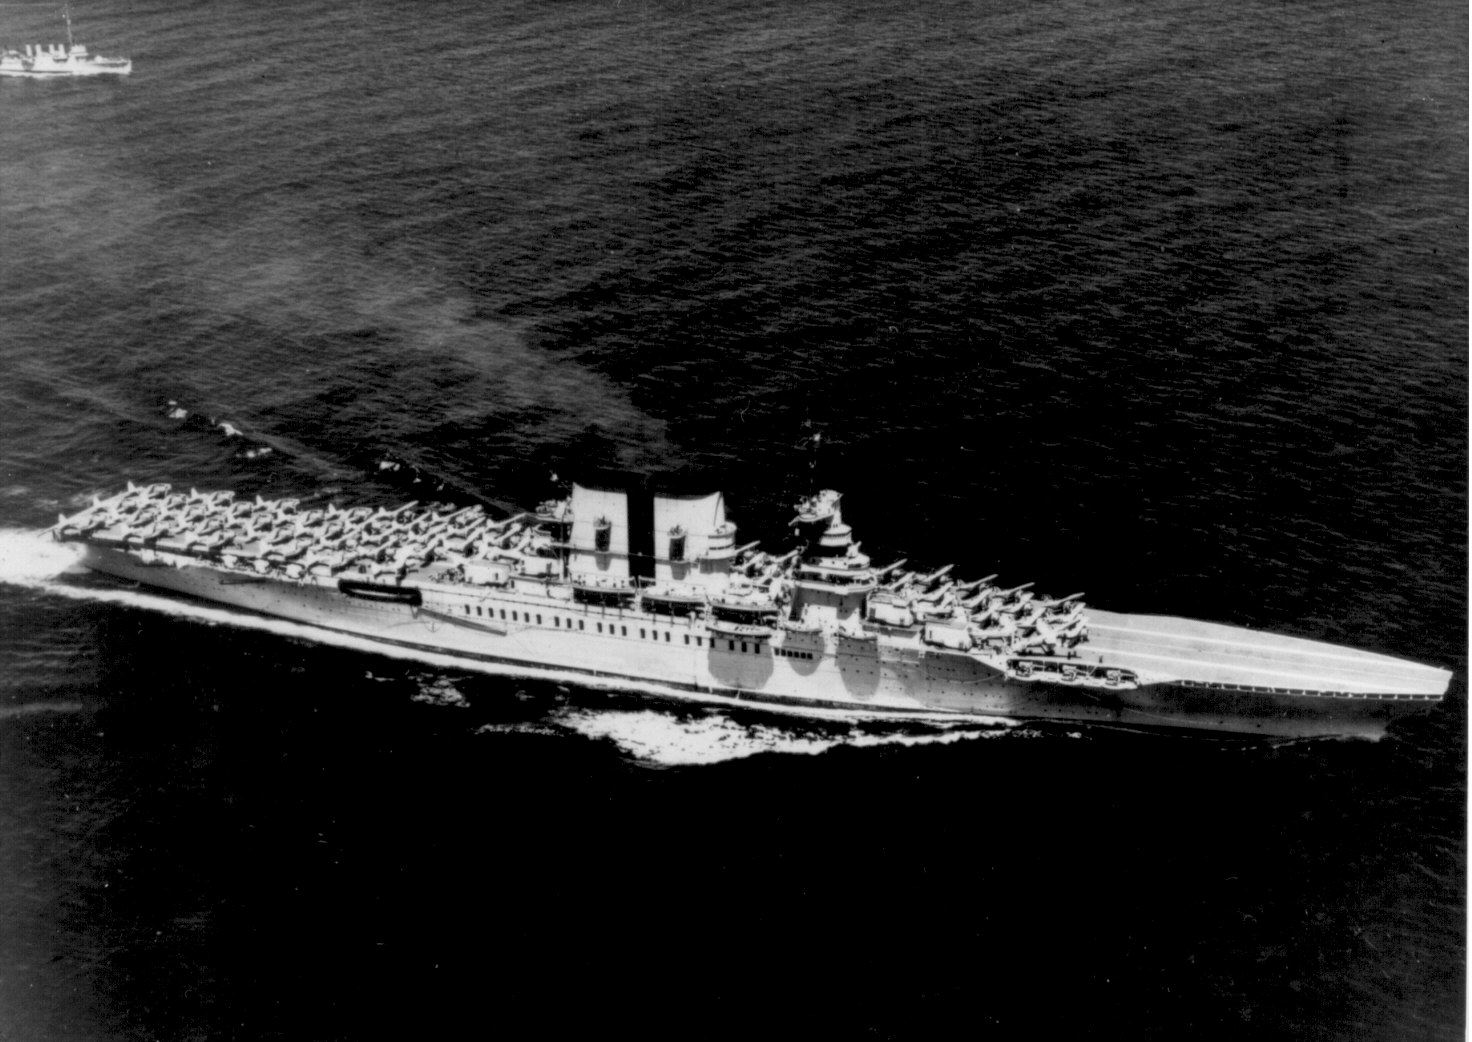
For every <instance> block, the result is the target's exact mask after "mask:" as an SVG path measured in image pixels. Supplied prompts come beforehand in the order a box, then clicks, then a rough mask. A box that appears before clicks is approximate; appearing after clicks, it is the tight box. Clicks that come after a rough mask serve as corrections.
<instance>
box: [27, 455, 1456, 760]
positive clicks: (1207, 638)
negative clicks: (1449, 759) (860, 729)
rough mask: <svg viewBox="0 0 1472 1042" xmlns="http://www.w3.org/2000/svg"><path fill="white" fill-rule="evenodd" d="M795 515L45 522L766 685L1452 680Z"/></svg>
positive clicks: (860, 692) (1386, 696) (1396, 698)
mask: <svg viewBox="0 0 1472 1042" xmlns="http://www.w3.org/2000/svg"><path fill="white" fill-rule="evenodd" d="M791 528H792V533H793V536H794V539H793V544H794V545H793V547H792V548H791V549H790V550H787V551H785V552H783V553H780V554H779V553H769V552H766V551H763V550H762V549H760V544H759V543H757V542H748V543H739V542H738V539H737V529H736V526H735V524H733V523H732V522H731V521H730V520H729V519H728V518H727V516H726V507H725V501H724V498H723V496H722V495H721V494H720V493H711V494H706V495H697V496H686V495H663V494H648V493H642V492H630V491H628V490H621V489H605V488H598V487H593V486H589V485H582V484H574V485H573V486H572V487H571V489H570V492H569V493H568V494H567V495H566V496H565V497H564V498H560V499H553V500H548V501H546V502H543V503H542V504H540V505H539V506H538V507H537V509H536V510H534V511H530V512H526V513H521V514H516V515H514V516H511V517H506V518H502V519H495V518H493V517H491V516H490V515H489V514H488V513H487V512H486V510H485V509H484V508H482V507H480V506H468V507H457V506H454V505H447V504H430V505H424V506H421V505H420V504H418V503H408V504H405V505H403V506H400V507H389V508H378V509H373V508H368V507H354V508H350V509H340V508H338V507H336V506H334V505H325V506H321V507H310V508H308V507H303V505H302V504H301V502H300V501H298V500H292V499H285V500H267V499H262V498H260V497H256V498H254V499H244V498H236V497H235V495H234V494H233V493H231V492H206V493H201V492H197V491H194V490H191V491H189V492H187V493H183V492H175V491H174V490H173V489H172V488H171V487H170V486H168V485H164V484H155V485H148V486H134V485H132V484H130V485H129V486H128V488H127V489H126V490H125V491H123V492H121V493H118V494H117V495H114V496H111V497H109V498H106V499H103V498H98V499H95V500H94V502H93V505H92V506H91V507H89V508H87V509H85V510H83V511H81V512H80V513H78V514H76V515H73V516H72V517H63V518H61V519H60V520H59V522H58V524H57V525H56V526H55V527H54V528H53V529H52V530H51V531H52V534H53V536H54V537H55V538H56V539H59V540H62V541H69V542H79V543H82V544H85V556H84V559H83V560H84V563H85V564H86V565H87V566H88V567H89V568H91V569H93V570H95V571H98V572H102V573H106V574H109V575H112V576H115V577H118V578H121V579H125V580H131V581H135V582H138V583H141V584H144V585H147V586H150V587H155V588H158V589H162V590H167V591H172V592H174V593H177V594H182V595H185V596H188V597H193V598H198V599H202V600H205V601H211V602H216V603H222V604H225V605H229V606H233V607H236V608H239V609H243V610H247V611H251V612H256V613H261V614H264V615H269V616H275V617H280V618H286V619H291V620H294V621H297V622H301V623H305V624H308V625H311V626H315V627H319V628H322V629H327V630H332V631H336V632H341V633H348V634H352V635H355V636H358V637H363V638H366V639H369V640H372V641H377V642H380V643H383V644H387V645H392V646H396V647H403V648H411V649H418V650H421V651H427V652H433V653H436V654H439V655H447V656H452V657H457V658H462V659H467V660H475V661H479V662H485V663H498V664H503V665H505V666H507V667H513V668H516V669H518V670H525V671H529V672H533V673H535V672H538V671H544V672H548V673H552V674H556V675H559V676H563V675H567V674H573V675H582V676H586V677H589V678H598V681H599V682H600V683H603V684H605V685H607V684H611V685H612V686H617V685H618V684H620V683H627V684H630V685H653V686H655V687H657V688H660V689H669V690H672V691H677V692H678V691H689V692H700V693H706V694H712V695H720V696H727V697H731V698H736V699H741V700H746V701H751V702H765V703H771V704H774V705H778V704H780V705H784V706H804V707H814V708H822V709H836V710H855V711H862V712H872V713H886V714H918V715H927V716H929V715H932V714H938V715H955V716H962V717H964V716H983V717H1005V718H1010V719H1016V720H1026V719H1044V720H1062V721H1081V722H1098V723H1109V724H1118V725H1123V726H1131V727H1164V728H1182V729H1193V730H1210V731H1226V732H1245V733H1251V734H1266V735H1275V736H1294V737H1297V736H1312V735H1362V736H1367V737H1377V736H1378V735H1380V734H1381V733H1383V731H1384V729H1385V727H1386V726H1387V724H1388V723H1389V722H1390V721H1391V720H1392V719H1394V718H1396V717H1398V716H1401V715H1404V714H1405V713H1407V712H1412V711H1417V710H1424V709H1426V708H1428V704H1430V703H1435V702H1438V701H1440V700H1441V699H1442V697H1443V696H1444V694H1445V692H1446V689H1447V686H1448V683H1449V680H1450V673H1449V672H1448V671H1446V670H1442V669H1437V668H1434V667H1429V666H1422V665H1419V664H1417V663H1413V662H1408V661H1405V660H1401V659H1396V658H1391V657H1389V656H1385V655H1379V654H1372V653H1368V652H1362V651H1355V650H1351V649H1348V648H1343V647H1338V646H1335V645H1330V644H1324V643H1320V642H1316V641H1309V640H1304V639H1302V638H1294V637H1285V636H1279V635H1275V634H1271V633H1263V632H1259V631H1255V630H1248V629H1245V628H1242V627H1233V626H1226V625H1221V624H1216V623H1207V622H1197V621H1193V620H1189V619H1182V618H1175V617H1169V616H1156V615H1126V614H1120V613H1114V612H1106V611H1101V610H1098V609H1094V608H1091V607H1088V606H1086V605H1085V604H1084V602H1083V600H1082V595H1081V594H1071V595H1068V596H1065V597H1057V598H1054V597H1047V596H1042V595H1039V594H1036V593H1034V592H1033V590H1032V584H1031V583H1024V584H1022V585H1019V586H1011V587H1003V586H1001V585H999V584H998V583H997V582H996V581H995V580H996V578H997V577H996V576H987V577H985V578H983V579H978V580H974V581H964V582H963V581H960V580H957V579H955V578H952V577H951V575H950V570H951V569H950V567H949V566H947V567H942V568H938V569H935V570H929V571H916V570H909V569H907V568H906V564H907V562H906V561H902V560H901V561H895V562H893V563H889V564H886V565H883V566H878V567H876V566H875V565H874V563H873V562H872V561H871V560H870V558H869V557H868V556H867V555H866V554H864V553H863V552H862V549H861V546H860V544H859V543H858V542H856V541H855V539H854V535H853V530H852V528H851V527H850V526H849V525H848V524H846V523H845V522H844V520H843V515H842V497H841V496H840V494H839V493H837V492H834V491H831V490H827V491H822V492H819V493H817V494H815V495H812V496H810V497H807V498H805V499H803V500H802V501H801V502H800V503H799V504H798V505H797V508H796V512H795V516H794V518H793V520H792V523H791Z"/></svg>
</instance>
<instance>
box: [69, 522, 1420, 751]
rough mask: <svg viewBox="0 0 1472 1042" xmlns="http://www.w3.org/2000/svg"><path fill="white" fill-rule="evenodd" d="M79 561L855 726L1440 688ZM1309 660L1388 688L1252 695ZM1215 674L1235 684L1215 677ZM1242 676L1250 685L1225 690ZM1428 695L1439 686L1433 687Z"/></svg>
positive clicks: (1345, 659)
mask: <svg viewBox="0 0 1472 1042" xmlns="http://www.w3.org/2000/svg"><path fill="white" fill-rule="evenodd" d="M84 563H85V564H86V565H87V566H88V567H90V568H92V569H94V570H96V571H98V572H102V573H106V574H108V575H112V576H115V577H117V578H121V579H125V580H131V581H134V582H138V583H141V584H143V585H146V586H150V587H154V588H157V589H161V590H167V591H172V592H174V593H177V594H182V595H185V596H188V597H192V598H198V599H200V600H203V601H208V602H213V603H217V604H222V605H228V606H231V607H233V608H237V609H243V610H246V611H249V612H254V613H259V614H262V615H267V616H272V617H276V618H282V619H288V620H292V621H295V622H298V623H303V624H307V625H309V626H313V627H318V628H321V629H325V630H330V631H333V632H337V633H345V634H351V635H354V636H357V637H360V638H364V639H367V640H370V641H374V642H378V643H381V644H383V645H385V646H388V647H395V648H408V649H415V650H418V651H422V652H427V653H433V654H436V655H442V656H450V657H452V658H459V659H463V660H466V661H474V662H482V663H503V664H506V665H508V666H514V667H516V668H517V670H518V671H525V672H528V673H537V672H545V673H547V674H549V675H556V676H565V675H568V674H573V675H581V676H585V677H588V678H589V679H590V680H594V679H595V678H596V679H597V681H598V682H599V683H601V684H609V683H611V684H613V685H614V686H617V685H619V684H620V683H627V684H629V685H630V686H642V685H655V686H657V687H660V688H666V689H669V690H671V691H676V692H678V691H685V692H703V693H710V694H716V695H722V696H727V697H732V698H737V699H741V700H746V701H751V702H765V703H771V704H774V705H782V706H801V707H813V708H822V709H825V710H846V711H852V712H861V713H868V714H901V715H934V714H943V715H946V716H955V717H961V718H964V717H971V716H976V717H1004V718H1009V719H1014V720H1055V721H1077V722H1082V723H1095V724H1112V725H1118V726H1126V727H1138V728H1169V729H1189V730H1208V731H1218V732H1235V733H1245V734H1255V735H1268V736H1280V737H1311V736H1318V735H1350V736H1361V737H1370V738H1374V737H1378V736H1380V735H1381V734H1383V733H1384V730H1385V728H1386V726H1387V724H1388V723H1389V722H1390V721H1391V720H1393V719H1395V718H1397V717H1399V716H1402V715H1405V714H1407V713H1409V712H1415V711H1423V710H1424V709H1425V708H1426V707H1427V702H1428V701H1439V700H1440V695H1439V694H1438V695H1435V696H1432V695H1431V694H1426V693H1402V692H1401V691H1400V690H1396V688H1397V685H1399V687H1401V688H1405V689H1406V690H1407V691H1413V690H1415V684H1414V683H1409V682H1407V681H1406V680H1405V679H1404V678H1401V679H1399V680H1397V679H1395V678H1396V677H1397V672H1396V671H1397V670H1399V671H1400V673H1402V674H1405V673H1406V671H1417V670H1419V671H1422V672H1423V673H1425V674H1427V675H1428V676H1429V675H1430V674H1432V673H1435V674H1437V675H1438V676H1440V677H1443V678H1444V676H1445V674H1444V671H1433V670H1430V669H1428V668H1427V667H1420V666H1416V665H1414V664H1411V663H1404V662H1401V661H1400V660H1396V659H1390V658H1387V657H1385V656H1378V655H1370V654H1367V653H1363V652H1355V651H1349V650H1347V649H1341V648H1335V647H1331V646H1329V645H1322V644H1314V643H1311V642H1308V641H1296V640H1292V639H1291V638H1281V637H1273V636H1271V635H1264V634H1256V633H1253V632H1251V631H1246V630H1240V629H1236V628H1232V627H1225V626H1214V625H1212V624H1201V623H1189V622H1187V621H1186V620H1177V619H1160V618H1157V617H1151V616H1126V615H1116V614H1110V613H1099V614H1100V615H1101V616H1102V618H1101V620H1100V621H1101V622H1102V623H1103V625H1102V626H1101V629H1103V630H1106V631H1110V630H1112V631H1115V635H1114V637H1113V638H1108V639H1106V640H1105V641H1104V642H1103V643H1102V645H1101V648H1100V649H1099V650H1098V651H1096V652H1094V653H1092V654H1088V653H1089V652H1090V648H1089V645H1088V644H1085V645H1084V646H1083V650H1084V651H1085V652H1086V654H1085V655H1084V657H1083V658H1082V659H1081V661H1083V662H1087V661H1091V660H1093V659H1097V661H1099V662H1100V663H1102V664H1104V665H1112V664H1115V661H1116V660H1115V658H1112V657H1111V656H1118V661H1119V663H1120V664H1123V665H1127V666H1130V667H1133V668H1137V669H1138V667H1139V666H1140V664H1141V663H1142V662H1143V661H1145V660H1146V659H1166V658H1168V657H1169V656H1168V655H1166V654H1162V652H1163V651H1170V650H1172V649H1171V644H1170V642H1171V641H1172V640H1174V641H1175V642H1176V644H1177V645H1181V644H1182V642H1185V643H1186V644H1188V645H1189V648H1187V649H1185V650H1192V649H1194V650H1195V651H1196V652H1197V653H1199V649H1200V647H1202V646H1203V644H1204V645H1211V644H1212V643H1213V642H1216V643H1222V642H1223V641H1226V642H1227V643H1226V645H1225V646H1224V650H1223V651H1222V653H1221V654H1220V655H1219V656H1218V659H1217V660H1216V661H1217V665H1216V667H1213V668H1217V669H1218V673H1217V674H1213V673H1212V672H1211V669H1210V668H1208V669H1207V670H1206V672H1205V673H1203V675H1202V677H1201V678H1193V679H1189V680H1188V679H1183V678H1180V677H1171V676H1169V675H1168V674H1167V673H1160V674H1158V675H1159V679H1158V680H1154V681H1152V680H1150V679H1149V677H1150V674H1149V673H1148V672H1141V673H1140V680H1141V683H1140V685H1139V686H1138V687H1133V686H1128V687H1121V688H1119V689H1109V688H1102V687H1099V686H1085V685H1071V684H1068V683H1064V682H1058V681H1056V680H1049V681H1042V680H1020V679H1017V678H1016V677H1014V676H1011V675H1008V674H1007V673H1006V672H1004V670H1003V668H1002V666H1001V665H1000V664H999V663H996V662H992V661H987V660H986V659H985V658H984V657H982V656H979V655H977V654H972V653H965V652H958V651H951V650H946V649H943V648H936V647H933V646H929V645H927V644H925V643H924V642H923V641H922V640H920V639H919V638H918V636H912V637H909V638H907V639H900V638H893V639H891V638H890V637H883V638H880V639H875V640H865V641H855V640H849V639H847V638H844V637H843V636H841V635H834V634H832V633H822V632H814V633H800V632H792V631H782V632H779V633H778V634H777V635H776V636H775V637H773V638H772V639H771V640H763V641H742V640H739V639H735V638H728V637H726V636H723V635H719V634H713V633H712V632H711V630H710V629H709V627H708V624H707V622H706V621H705V620H704V619H702V618H700V617H695V616H690V617H678V616H677V617H667V616H653V615H651V614H649V613H646V612H642V611H636V610H632V609H619V608H614V607H607V608H603V607H599V606H596V605H587V604H582V603H579V602H577V601H575V600H573V599H572V597H571V595H570V592H569V591H568V589H567V588H566V587H565V586H563V585H560V584H557V583H555V582H546V583H541V582H536V581H533V580H527V579H518V580H517V581H516V582H515V583H513V584H512V585H510V586H507V587H501V588H496V587H489V586H482V585H471V584H466V583H417V584H415V585H414V586H412V587H404V588H403V589H404V590H405V592H406V593H408V592H410V591H413V592H414V596H415V598H416V599H418V600H419V602H420V603H418V604H417V605H416V604H409V603H401V602H395V601H393V600H373V599H368V598H367V597H365V596H362V595H357V596H353V595H349V594H346V593H343V592H341V590H340V589H339V586H338V580H337V578H335V577H328V576H313V575H306V576H303V577H301V578H297V579H290V578H286V577H283V576H282V575H281V574H280V573H279V572H271V573H267V574H255V573H253V572H251V571H250V570H248V569H242V568H239V567H236V568H224V567H216V566H214V565H213V564H211V563H209V562H201V561H199V560H198V559H196V558H192V557H186V556H182V555H173V554H162V553H155V552H153V551H141V552H140V551H133V550H124V549H112V548H108V547H104V546H98V545H95V544H92V545H88V546H87V550H86V556H85V559H84ZM1164 631H1170V632H1164ZM1231 635H1234V636H1231ZM1229 637H1230V639H1229ZM1141 641H1144V642H1145V644H1143V645H1142V644H1141ZM1131 642H1133V646H1132V643H1131ZM1175 650H1177V651H1181V650H1182V648H1181V647H1177V648H1175ZM1306 655H1307V656H1311V657H1312V656H1314V655H1317V656H1318V660H1316V661H1319V662H1320V667H1321V668H1328V667H1322V663H1323V662H1327V661H1329V660H1330V659H1333V660H1335V661H1339V662H1341V663H1345V665H1343V666H1341V667H1340V668H1341V671H1342V672H1343V673H1344V675H1345V676H1350V675H1351V673H1353V674H1354V676H1355V677H1358V678H1359V680H1360V681H1361V682H1366V681H1365V678H1366V677H1369V676H1370V675H1371V674H1373V673H1374V672H1375V671H1379V674H1380V675H1383V676H1385V677H1386V678H1387V683H1386V684H1385V685H1382V686H1385V687H1387V688H1389V689H1391V690H1388V691H1386V692H1375V691H1373V690H1372V689H1373V688H1374V687H1375V685H1374V684H1373V683H1370V684H1369V688H1367V689H1365V690H1360V691H1344V690H1341V691H1338V692H1334V691H1330V690H1327V689H1322V690H1308V689H1299V690H1298V691H1297V692H1296V693H1288V692H1286V691H1283V690H1272V689H1270V687H1269V686H1267V685H1254V684H1253V683H1251V681H1253V680H1258V679H1262V678H1260V677H1256V676H1254V675H1253V674H1254V670H1255V671H1256V672H1257V673H1264V672H1272V671H1274V670H1279V671H1281V670H1282V669H1283V668H1284V666H1283V663H1284V662H1289V661H1291V662H1293V663H1300V662H1303V661H1305V658H1304V656H1306ZM1274 656H1276V658H1275V657H1274ZM1244 660H1245V665H1244V664H1243V662H1244ZM1264 663H1266V665H1264ZM1223 664H1227V665H1223ZM1228 665H1230V666H1231V668H1232V669H1235V670H1237V671H1238V672H1236V673H1230V674H1228V673H1221V672H1220V670H1221V669H1226V668H1227V666H1228ZM1210 666H1211V664H1210V663H1208V667H1210ZM1407 675H1410V674H1407ZM1244 679H1245V680H1246V681H1248V682H1246V683H1239V682H1232V681H1234V680H1235V681H1241V680H1244ZM1414 679H1415V680H1418V681H1420V682H1421V684H1422V686H1423V687H1424V686H1425V684H1426V683H1432V684H1433V686H1434V679H1435V678H1432V679H1431V680H1430V681H1427V680H1425V679H1423V678H1420V677H1419V675H1417V676H1415V677H1414ZM1440 683H1441V686H1442V687H1443V688H1444V686H1445V680H1444V679H1442V680H1441V681H1440ZM1319 686H1320V687H1321V688H1323V685H1322V684H1320V685H1319ZM1338 686H1339V687H1341V688H1344V687H1352V686H1354V685H1351V684H1348V683H1340V684H1339V685H1338ZM1428 690H1429V689H1428Z"/></svg>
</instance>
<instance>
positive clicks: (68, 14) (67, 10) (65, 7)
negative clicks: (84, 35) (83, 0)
mask: <svg viewBox="0 0 1472 1042" xmlns="http://www.w3.org/2000/svg"><path fill="white" fill-rule="evenodd" d="M61 17H63V18H65V19H66V50H67V53H68V54H70V53H71V50H72V47H73V46H75V45H74V44H73V43H72V8H71V5H70V4H62V5H61Z"/></svg>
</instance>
